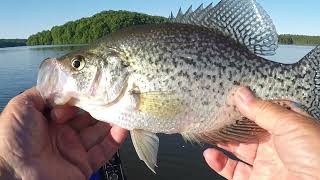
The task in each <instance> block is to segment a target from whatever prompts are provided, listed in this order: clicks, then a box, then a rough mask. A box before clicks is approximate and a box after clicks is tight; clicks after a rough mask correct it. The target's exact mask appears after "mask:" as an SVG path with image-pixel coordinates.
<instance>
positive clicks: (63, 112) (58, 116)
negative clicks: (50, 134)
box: [50, 105, 79, 124]
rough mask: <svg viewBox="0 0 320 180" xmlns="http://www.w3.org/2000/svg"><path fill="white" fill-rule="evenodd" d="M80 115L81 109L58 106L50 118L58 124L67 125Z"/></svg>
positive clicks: (52, 111)
mask: <svg viewBox="0 0 320 180" xmlns="http://www.w3.org/2000/svg"><path fill="white" fill-rule="evenodd" d="M78 113H79V108H77V107H74V106H69V105H63V106H57V107H55V108H54V109H52V110H51V113H50V116H51V119H52V120H53V121H55V122H56V123H60V124H62V123H65V122H67V121H70V120H71V119H73V118H75V117H76V116H77V115H78Z"/></svg>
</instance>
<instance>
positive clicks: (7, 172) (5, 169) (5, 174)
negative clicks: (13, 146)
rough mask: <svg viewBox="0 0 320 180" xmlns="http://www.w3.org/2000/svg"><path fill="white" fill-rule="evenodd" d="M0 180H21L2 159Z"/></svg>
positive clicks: (0, 158) (0, 160)
mask: <svg viewBox="0 0 320 180" xmlns="http://www.w3.org/2000/svg"><path fill="white" fill-rule="evenodd" d="M0 179H7V180H18V179H21V178H19V177H18V176H17V174H16V173H15V170H14V169H13V168H12V167H11V166H10V165H9V164H8V163H7V162H6V161H5V160H4V159H3V158H2V157H0Z"/></svg>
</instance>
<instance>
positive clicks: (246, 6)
mask: <svg viewBox="0 0 320 180" xmlns="http://www.w3.org/2000/svg"><path fill="white" fill-rule="evenodd" d="M170 20H171V22H174V23H184V24H193V25H198V26H203V27H207V28H211V29H217V30H219V31H220V32H222V33H223V34H224V35H226V36H229V37H231V38H232V39H234V40H235V41H237V42H239V43H241V44H242V45H244V46H246V47H247V48H248V49H249V50H250V51H251V52H253V53H255V54H260V55H273V54H275V50H276V49H277V48H278V35H277V32H276V28H275V26H274V24H273V22H272V20H271V19H270V17H269V15H268V14H267V13H266V11H265V10H264V9H263V8H262V7H261V6H260V5H259V4H258V3H256V2H255V0H221V1H220V2H219V3H218V4H217V5H216V6H214V7H212V4H210V5H208V6H207V7H206V8H204V9H203V8H202V5H201V6H200V7H199V8H198V9H197V10H195V11H194V12H192V9H189V10H188V11H187V12H186V13H185V14H183V13H182V10H181V8H180V10H179V12H178V14H177V16H176V18H174V17H171V19H170Z"/></svg>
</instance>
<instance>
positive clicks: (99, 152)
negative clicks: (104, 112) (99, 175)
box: [88, 126, 128, 169]
mask: <svg viewBox="0 0 320 180" xmlns="http://www.w3.org/2000/svg"><path fill="white" fill-rule="evenodd" d="M127 134H128V131H127V130H125V129H122V128H119V127H117V126H113V127H112V128H111V130H110V132H109V134H108V135H107V136H106V137H105V138H104V139H103V141H102V142H101V143H100V144H97V145H95V146H93V147H92V148H91V149H90V150H89V151H88V157H89V161H90V164H91V167H92V169H98V168H99V167H101V166H102V165H103V164H104V163H105V162H107V161H108V160H110V159H111V158H112V156H113V155H114V153H115V152H116V151H117V150H118V148H119V146H120V145H121V144H122V143H123V142H124V140H125V138H126V137H127Z"/></svg>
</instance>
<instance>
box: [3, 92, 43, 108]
mask: <svg viewBox="0 0 320 180" xmlns="http://www.w3.org/2000/svg"><path fill="white" fill-rule="evenodd" d="M9 104H10V105H13V106H26V105H30V106H32V107H34V108H35V109H36V110H37V111H40V112H42V111H43V110H44V109H45V101H44V100H43V99H42V97H41V95H40V93H39V92H38V91H37V90H36V88H35V87H33V88H30V89H28V90H26V91H24V92H23V93H21V94H19V95H18V96H16V97H14V98H13V99H12V100H10V102H9ZM9 104H8V105H9Z"/></svg>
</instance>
